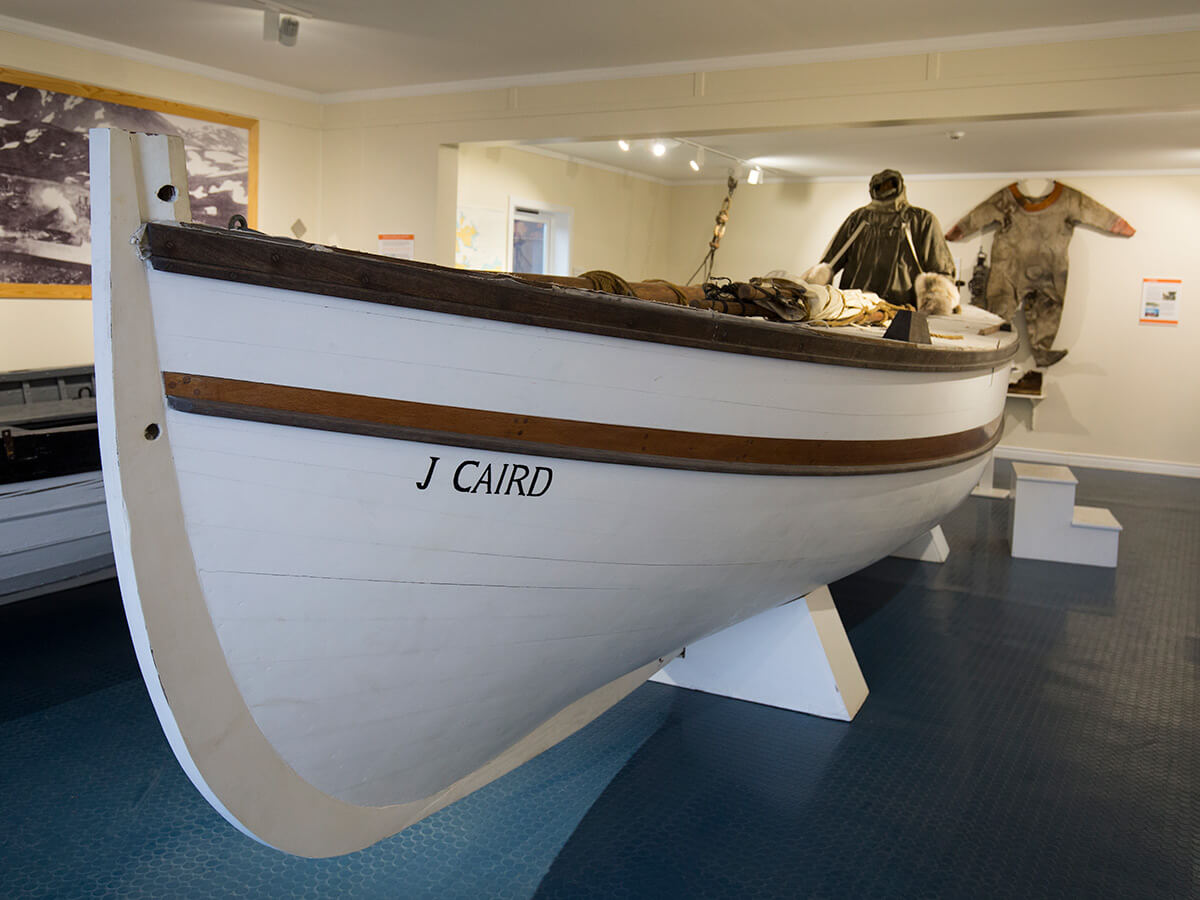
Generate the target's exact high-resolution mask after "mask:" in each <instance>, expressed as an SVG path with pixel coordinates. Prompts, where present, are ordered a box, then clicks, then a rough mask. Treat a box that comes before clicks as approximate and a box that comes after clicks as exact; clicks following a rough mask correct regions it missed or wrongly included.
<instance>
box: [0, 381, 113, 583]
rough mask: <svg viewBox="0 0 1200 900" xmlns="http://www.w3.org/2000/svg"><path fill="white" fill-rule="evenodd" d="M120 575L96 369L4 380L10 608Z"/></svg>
mask: <svg viewBox="0 0 1200 900" xmlns="http://www.w3.org/2000/svg"><path fill="white" fill-rule="evenodd" d="M115 574H116V572H115V569H114V568H113V555H112V543H111V541H110V540H109V534H108V517H107V514H106V512H105V508H104V481H103V479H102V478H101V475H100V448H99V443H98V441H97V438H96V379H95V374H94V372H93V369H92V367H91V366H72V367H68V368H57V369H41V370H27V371H19V372H6V373H0V603H10V602H13V601H15V600H23V599H26V598H28V597H36V596H38V595H40V594H46V593H50V592H52V591H59V590H64V589H65V588H69V587H75V586H78V585H81V584H88V583H90V582H93V581H99V580H100V579H103V578H111V577H113V576H114V575H115Z"/></svg>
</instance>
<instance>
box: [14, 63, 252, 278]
mask: <svg viewBox="0 0 1200 900" xmlns="http://www.w3.org/2000/svg"><path fill="white" fill-rule="evenodd" d="M108 124H111V125H113V126H115V127H119V128H125V129H126V130H132V131H153V132H157V133H167V134H179V135H181V136H182V137H183V138H184V145H185V147H186V150H187V155H188V170H189V173H188V190H189V194H191V196H192V207H193V218H194V219H195V220H196V221H197V222H204V223H206V224H212V225H220V226H224V225H225V224H226V223H227V222H228V220H229V217H230V215H233V214H234V213H241V214H242V215H244V216H245V217H246V220H247V222H248V223H249V224H250V226H251V227H252V228H253V227H255V225H256V224H257V221H258V120H257V119H251V118H248V117H246V116H238V115H233V114H232V113H225V112H219V111H217V110H211V109H204V108H203V107H199V106H192V105H190V104H186V103H176V102H174V101H172V100H163V99H161V98H158V97H147V96H143V95H141V94H131V93H128V92H125V91H118V90H113V89H110V88H102V87H97V86H95V85H90V84H84V83H82V82H78V81H67V80H65V79H61V78H52V77H50V76H47V75H38V74H36V73H32V72H22V71H19V70H17V69H9V68H5V67H3V66H0V297H20V298H26V297H31V298H32V297H43V298H61V299H88V298H90V297H91V295H92V289H91V283H90V282H91V277H90V264H89V262H88V261H90V236H89V235H90V206H89V203H88V161H87V128H89V127H96V126H103V125H108ZM206 201H207V202H206Z"/></svg>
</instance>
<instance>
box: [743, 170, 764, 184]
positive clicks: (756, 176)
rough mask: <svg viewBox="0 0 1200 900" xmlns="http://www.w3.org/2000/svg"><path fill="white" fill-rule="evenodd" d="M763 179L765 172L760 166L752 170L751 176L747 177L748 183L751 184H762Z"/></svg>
mask: <svg viewBox="0 0 1200 900" xmlns="http://www.w3.org/2000/svg"><path fill="white" fill-rule="evenodd" d="M762 179H763V170H762V169H760V168H759V167H758V166H755V167H754V168H753V169H751V170H750V174H749V175H747V176H746V181H748V182H750V184H762Z"/></svg>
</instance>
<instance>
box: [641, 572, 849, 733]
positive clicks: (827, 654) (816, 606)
mask: <svg viewBox="0 0 1200 900" xmlns="http://www.w3.org/2000/svg"><path fill="white" fill-rule="evenodd" d="M650 680H651V681H658V682H661V683H663V684H673V685H675V686H677V687H683V688H689V689H690V690H694V691H703V692H705V693H707V694H718V695H720V696H722V697H733V698H735V699H737V700H749V701H751V702H753V703H763V704H766V705H767V706H777V707H780V708H781V709H790V710H794V711H796V712H805V713H811V714H813V715H817V716H824V717H825V718H827V719H841V720H842V721H845V722H848V721H850V720H851V719H853V718H854V716H855V714H856V713H857V712H858V710H859V707H861V706H862V704H863V701H864V700H866V699H867V682H866V681H865V680H864V679H863V676H862V671H861V670H860V669H859V667H858V660H857V659H856V658H855V656H854V651H853V649H851V647H850V640H849V638H847V637H846V629H845V628H844V627H843V626H842V620H841V618H840V617H839V616H838V611H837V608H836V607H834V605H833V596H832V595H831V594H830V593H829V588H827V587H821V588H818V589H817V590H815V591H812V592H811V593H809V594H808V596H806V597H801V598H800V599H799V600H793V601H792V602H791V603H785V604H784V605H783V606H777V607H775V608H774V609H769V610H767V611H766V612H763V613H759V614H758V615H757V616H754V617H753V618H750V619H747V620H746V621H744V622H739V623H738V624H736V625H733V626H731V627H729V628H726V629H725V630H724V631H718V632H717V633H716V634H712V635H709V636H708V637H706V638H704V639H703V640H699V641H696V643H694V644H689V645H688V646H687V648H686V652H685V655H684V656H682V657H680V658H678V659H675V660H673V661H672V662H669V663H667V665H666V666H664V667H663V668H662V669H659V671H658V672H657V673H655V674H654V675H653V676H651V678H650Z"/></svg>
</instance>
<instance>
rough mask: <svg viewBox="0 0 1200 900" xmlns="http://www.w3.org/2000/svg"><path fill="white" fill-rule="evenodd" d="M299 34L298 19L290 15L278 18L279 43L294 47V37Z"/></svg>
mask: <svg viewBox="0 0 1200 900" xmlns="http://www.w3.org/2000/svg"><path fill="white" fill-rule="evenodd" d="M299 36H300V20H299V19H293V18H292V17H291V16H283V17H282V18H280V20H279V43H281V44H283V46H285V47H295V46H296V38H297V37H299Z"/></svg>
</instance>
